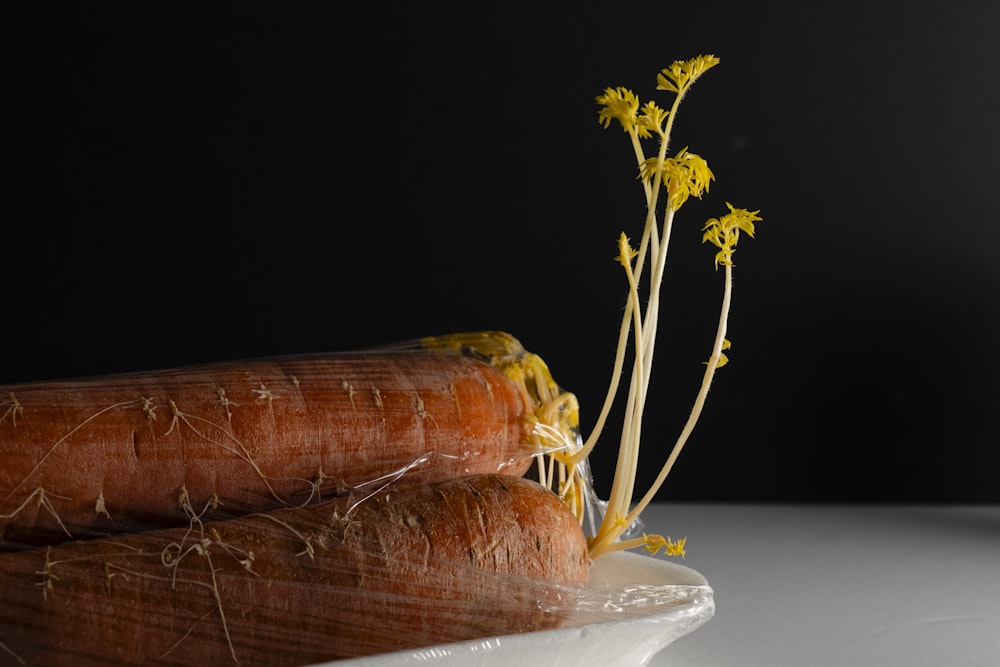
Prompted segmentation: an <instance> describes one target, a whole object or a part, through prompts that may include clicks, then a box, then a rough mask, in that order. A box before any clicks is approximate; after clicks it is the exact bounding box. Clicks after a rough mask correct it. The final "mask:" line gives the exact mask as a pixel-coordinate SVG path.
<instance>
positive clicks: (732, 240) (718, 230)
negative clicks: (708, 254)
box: [701, 202, 762, 270]
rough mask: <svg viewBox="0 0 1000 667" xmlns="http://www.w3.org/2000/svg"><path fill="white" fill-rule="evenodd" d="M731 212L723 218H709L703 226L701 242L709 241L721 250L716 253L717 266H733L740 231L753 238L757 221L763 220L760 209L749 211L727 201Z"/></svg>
mask: <svg viewBox="0 0 1000 667" xmlns="http://www.w3.org/2000/svg"><path fill="white" fill-rule="evenodd" d="M726 206H728V207H729V213H728V214H727V215H724V216H722V217H721V218H709V220H708V221H706V222H705V226H704V227H702V228H701V229H702V235H701V242H702V243H704V242H705V241H709V242H711V243H712V245H714V246H715V247H717V248H719V252H717V253H716V254H715V268H716V270H718V268H719V265H720V264H721V265H722V266H733V253H734V252H735V251H736V243H737V242H738V241H739V240H740V231H743V232H745V233H746V234H747V235H748V236H749V237H750V238H753V234H754V225H753V223H755V222H760V221H761V220H762V218H761V217H759V216H758V215H757V214H758V213H760V211H748V210H746V209H745V208H734V207H733V205H732V204H730V203H729V202H726Z"/></svg>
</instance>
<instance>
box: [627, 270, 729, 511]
mask: <svg viewBox="0 0 1000 667" xmlns="http://www.w3.org/2000/svg"><path fill="white" fill-rule="evenodd" d="M725 268H726V285H725V289H724V291H723V294H722V308H721V312H720V314H719V326H718V329H717V330H716V333H715V343H714V345H713V346H712V356H711V357H709V359H708V363H707V365H706V366H705V373H704V375H703V376H702V380H701V388H700V389H699V390H698V396H697V397H696V398H695V402H694V406H693V407H692V408H691V414H690V415H689V416H688V420H687V423H685V424H684V429H683V430H682V431H681V434H680V435H679V436H678V437H677V442H675V443H674V447H673V449H672V450H671V452H670V456H669V457H668V458H667V461H666V463H664V464H663V468H661V469H660V474H659V475H657V476H656V479H655V480H654V481H653V484H652V486H650V488H649V490H648V491H647V492H646V495H645V496H643V498H642V500H640V501H639V502H638V504H636V506H635V508H634V509H633V510H632V511H631V512H630V513H629V515H628V517H627V518H626V521H627V522H629V523H631V522H632V521H634V520H635V519H636V517H638V516H639V513H640V512H642V511H643V510H644V509H645V508H646V506H647V505H649V503H650V502H652V500H653V498H654V497H655V496H656V492H657V491H659V490H660V487H661V486H663V482H664V480H666V478H667V475H668V474H670V469H671V468H673V466H674V462H675V461H676V460H677V457H678V456H679V455H680V453H681V450H682V449H683V448H684V445H685V443H687V441H688V438H689V437H691V433H693V432H694V427H695V425H696V424H697V423H698V419H699V418H700V417H701V412H702V410H703V409H704V407H705V401H706V399H707V398H708V390H709V388H710V387H711V385H712V379H713V378H714V377H715V371H716V369H717V368H718V367H719V360H720V359H721V358H722V346H723V343H724V342H725V340H726V328H727V326H728V322H729V306H730V302H731V300H732V293H733V267H732V266H731V265H726V267H725Z"/></svg>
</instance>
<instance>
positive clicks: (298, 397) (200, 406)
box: [0, 352, 531, 550]
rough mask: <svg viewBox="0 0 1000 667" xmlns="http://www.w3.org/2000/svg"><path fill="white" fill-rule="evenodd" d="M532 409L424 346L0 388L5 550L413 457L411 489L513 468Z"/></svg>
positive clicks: (331, 485) (521, 456)
mask: <svg viewBox="0 0 1000 667" xmlns="http://www.w3.org/2000/svg"><path fill="white" fill-rule="evenodd" d="M529 410H530V407H529V406H526V405H525V398H524V396H523V394H519V393H518V391H517V388H516V387H515V385H514V383H512V382H511V381H510V380H509V379H508V378H507V377H506V376H504V375H503V373H502V372H500V371H499V370H497V369H496V368H493V367H492V366H490V365H489V364H487V363H484V362H482V361H480V360H477V359H474V358H469V357H464V356H459V355H450V356H449V355H441V354H434V353H429V352H423V353H420V352H382V353H360V354H335V355H326V356H303V357H287V358H278V359H273V360H258V361H249V362H232V363H218V364H212V365H206V366H200V367H192V368H182V369H177V370H166V371H156V372H150V373H141V374H128V375H118V376H107V377H99V378H91V379H81V380H71V381H65V382H43V383H31V384H20V385H11V386H5V387H0V550H16V549H19V548H24V547H30V546H33V545H44V544H52V543H57V542H59V541H64V540H67V539H71V538H72V539H75V538H89V537H94V536H101V535H107V534H115V533H121V532H131V531H136V530H143V529H148V528H155V527H166V526H173V525H186V524H187V522H188V520H189V517H190V515H191V514H192V513H194V514H199V515H202V516H203V518H206V519H208V518H221V517H231V516H236V515H239V514H242V513H246V512H248V511H263V510H267V509H271V508H278V507H283V506H289V505H295V504H299V503H302V502H304V501H306V500H317V499H320V498H329V497H331V496H334V495H337V494H343V493H345V492H346V491H347V490H348V489H350V488H351V487H354V486H357V485H360V484H364V483H366V482H371V481H372V480H375V479H377V478H379V477H381V476H383V475H391V474H393V473H394V472H395V471H399V470H402V469H404V468H406V467H407V466H410V465H413V469H412V470H409V471H408V472H407V473H406V475H405V478H406V479H407V480H411V481H414V482H418V481H425V480H428V479H436V478H447V477H455V476H458V475H464V474H475V473H487V472H497V471H501V472H505V473H509V474H513V475H521V474H523V473H524V472H525V470H526V469H527V467H528V465H529V464H530V455H531V452H530V450H529V448H527V446H526V445H524V442H525V441H526V439H527V436H528V432H529V428H530V425H529V424H528V423H527V420H526V416H527V414H528V412H529ZM414 464H415V465H414Z"/></svg>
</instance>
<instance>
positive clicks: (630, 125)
mask: <svg viewBox="0 0 1000 667" xmlns="http://www.w3.org/2000/svg"><path fill="white" fill-rule="evenodd" d="M597 103H598V104H600V105H601V110H600V113H599V114H598V116H597V120H598V121H599V122H600V123H601V125H603V126H604V127H605V129H607V127H608V125H610V124H611V121H612V120H617V121H618V122H619V123H621V124H622V129H623V130H625V131H626V132H628V131H630V130H632V129H634V128H635V127H636V125H637V124H638V122H639V121H638V117H637V112H638V110H639V98H638V97H636V96H635V93H633V92H632V91H631V90H629V89H628V88H622V87H621V86H618V87H617V88H605V89H604V94H603V95H598V96H597Z"/></svg>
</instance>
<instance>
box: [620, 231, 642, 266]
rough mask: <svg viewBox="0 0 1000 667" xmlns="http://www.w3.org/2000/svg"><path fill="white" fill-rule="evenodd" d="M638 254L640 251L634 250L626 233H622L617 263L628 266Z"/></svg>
mask: <svg viewBox="0 0 1000 667" xmlns="http://www.w3.org/2000/svg"><path fill="white" fill-rule="evenodd" d="M638 254H639V251H638V250H634V249H633V248H632V244H631V243H629V240H628V237H627V236H625V232H622V233H621V236H619V237H618V256H617V257H615V261H616V262H618V263H619V264H621V265H622V266H628V265H630V264H631V263H632V259H633V258H635V257H636V256H637V255H638Z"/></svg>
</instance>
